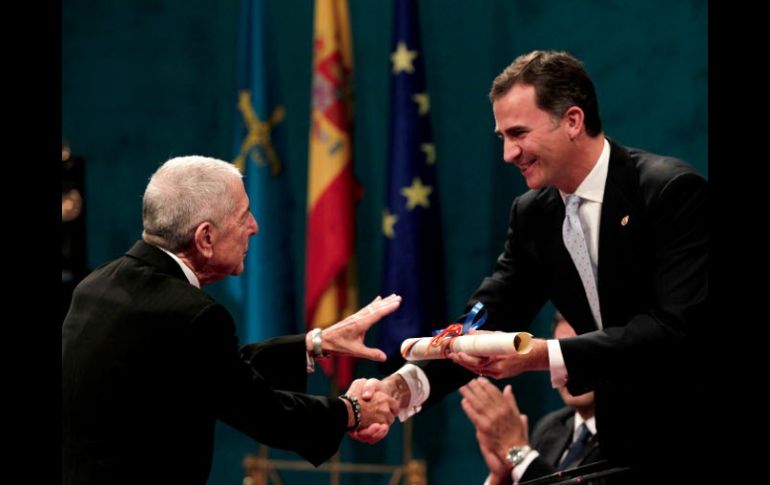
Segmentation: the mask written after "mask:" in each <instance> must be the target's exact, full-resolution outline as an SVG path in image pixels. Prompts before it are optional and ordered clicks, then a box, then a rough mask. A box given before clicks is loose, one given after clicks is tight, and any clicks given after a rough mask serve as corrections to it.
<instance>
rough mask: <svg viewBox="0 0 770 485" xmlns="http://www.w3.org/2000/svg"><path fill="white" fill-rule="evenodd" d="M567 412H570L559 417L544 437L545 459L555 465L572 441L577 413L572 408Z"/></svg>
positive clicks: (543, 449)
mask: <svg viewBox="0 0 770 485" xmlns="http://www.w3.org/2000/svg"><path fill="white" fill-rule="evenodd" d="M565 412H567V413H568V414H567V415H566V416H565V417H564V418H562V419H559V420H558V421H557V423H556V424H554V426H552V427H551V428H550V429H549V430H548V431H547V435H546V436H544V437H543V446H542V451H543V459H545V460H546V461H547V462H548V463H549V464H551V465H553V466H557V465H558V464H559V460H561V455H562V454H564V450H566V449H567V447H568V446H569V444H570V443H571V442H572V433H573V430H574V423H575V413H574V412H573V411H572V410H571V409H569V410H566V411H565ZM538 451H541V450H538Z"/></svg>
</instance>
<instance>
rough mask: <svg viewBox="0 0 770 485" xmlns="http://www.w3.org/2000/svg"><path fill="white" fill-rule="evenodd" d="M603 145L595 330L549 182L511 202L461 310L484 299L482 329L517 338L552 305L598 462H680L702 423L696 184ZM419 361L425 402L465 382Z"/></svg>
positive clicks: (704, 293)
mask: <svg viewBox="0 0 770 485" xmlns="http://www.w3.org/2000/svg"><path fill="white" fill-rule="evenodd" d="M610 144H611V153H610V161H609V169H608V173H607V182H606V187H605V191H604V202H603V204H602V212H601V226H600V231H599V268H598V290H599V299H600V304H601V313H602V320H603V323H604V330H601V331H599V330H596V326H595V323H594V321H593V317H592V316H591V311H590V308H589V305H588V301H587V299H586V296H585V292H584V290H583V286H582V283H581V281H580V276H579V275H578V273H577V270H576V269H575V266H574V264H573V262H572V260H571V259H570V256H569V253H568V252H567V250H566V248H565V247H564V243H563V241H562V224H563V220H564V203H563V201H562V199H561V197H560V195H559V192H558V190H557V189H555V188H553V187H549V188H545V189H541V190H531V191H529V192H527V193H525V194H523V195H522V196H520V197H517V198H516V199H515V200H514V201H513V205H512V207H511V215H510V223H509V228H508V235H507V239H506V241H505V246H504V250H503V252H502V254H501V255H500V256H499V257H498V259H497V263H496V265H495V269H494V272H493V274H492V275H491V276H489V277H487V278H485V279H484V280H483V281H482V283H481V286H480V287H479V289H478V290H477V291H476V292H475V293H474V294H473V295H472V297H471V299H470V300H469V305H471V304H472V303H474V302H475V301H481V302H482V303H484V305H485V307H486V309H487V310H488V312H489V319H488V323H487V325H486V327H485V329H491V330H494V329H500V330H505V331H521V330H525V329H527V328H528V327H529V325H530V324H531V322H532V321H533V319H534V317H535V315H536V314H537V312H538V311H539V310H540V309H541V307H542V306H543V304H544V303H545V302H546V301H547V300H548V299H550V300H552V301H553V303H554V304H555V306H556V307H557V308H558V309H559V310H560V311H561V312H562V313H563V314H564V316H565V318H566V319H567V320H568V321H569V322H570V323H571V324H572V326H573V327H574V328H575V330H576V331H577V333H578V334H579V335H578V336H577V337H574V338H571V339H564V340H562V341H561V349H562V353H563V356H564V361H565V364H566V367H567V372H568V374H569V381H568V383H567V386H568V388H569V390H570V392H571V393H572V394H574V395H577V394H581V393H583V392H586V391H588V390H591V389H593V390H595V391H596V394H595V399H596V423H597V430H598V432H599V433H600V434H601V436H602V441H601V446H602V451H603V453H604V455H605V457H607V458H609V459H612V460H614V461H616V462H618V463H633V464H636V465H639V467H640V468H643V467H644V466H645V465H646V464H650V463H660V462H656V461H654V460H650V457H651V455H652V456H654V457H656V458H662V459H666V457H671V456H678V458H679V459H681V458H682V451H683V450H684V451H686V450H689V449H691V448H692V447H693V446H694V445H695V444H697V443H698V442H699V440H698V439H697V438H694V437H693V433H696V432H697V431H698V430H699V429H702V428H703V427H702V426H700V427H699V426H697V425H696V422H695V420H694V419H692V418H693V417H694V413H693V412H692V410H693V409H698V407H699V406H702V403H703V402H707V400H706V397H705V392H704V390H703V388H704V385H703V384H704V383H703V382H702V381H701V377H707V376H701V374H702V373H701V372H700V369H699V368H698V366H699V365H700V364H701V363H702V362H705V361H706V357H705V347H706V346H705V345H704V344H703V343H704V341H705V338H704V337H705V335H707V331H708V329H709V325H708V324H707V322H708V320H707V297H708V224H707V218H706V210H707V209H706V205H707V187H708V185H707V182H706V181H705V180H704V179H703V178H702V177H701V176H700V175H698V174H697V173H696V172H695V171H694V170H693V169H692V167H690V166H689V165H687V164H685V163H684V162H682V161H680V160H676V159H673V158H667V157H662V156H659V155H654V154H651V153H647V152H643V151H641V150H637V149H632V148H625V147H622V146H620V145H618V144H616V143H614V142H610ZM625 216H628V219H627V223H626V224H623V223H622V221H623V220H624V217H625ZM469 308H470V306H469ZM458 321H462V317H461V318H460V319H459V320H458ZM708 358H709V359H711V358H713V356H709V357H708ZM421 365H422V366H423V368H424V370H425V371H426V374H427V375H428V378H429V380H430V383H431V384H430V385H431V394H430V398H429V399H428V401H427V402H426V403H425V404H426V406H430V405H431V404H432V403H434V402H435V401H436V400H438V399H441V397H442V396H444V395H445V394H446V393H448V392H450V391H452V390H454V389H456V388H457V387H459V386H460V385H462V384H463V383H465V382H467V381H468V380H469V379H471V378H473V377H474V376H473V374H471V373H470V372H467V371H465V370H464V369H461V368H459V367H458V366H455V365H453V364H452V363H451V362H449V361H433V362H430V363H427V364H421ZM676 450H679V453H678V454H676V453H673V452H674V451H676ZM668 453H672V454H668ZM677 464H678V463H677Z"/></svg>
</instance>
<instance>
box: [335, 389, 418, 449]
mask: <svg viewBox="0 0 770 485" xmlns="http://www.w3.org/2000/svg"><path fill="white" fill-rule="evenodd" d="M340 398H341V399H343V400H344V401H345V403H346V404H347V405H348V431H349V432H350V436H351V437H352V438H354V439H357V440H359V441H363V442H364V443H376V442H378V441H380V440H381V439H383V438H384V437H385V436H387V434H388V431H389V430H390V425H391V424H393V421H394V420H395V418H396V416H397V415H398V414H399V410H400V409H401V408H402V407H406V406H407V405H408V404H409V399H410V396H409V391H408V387H407V385H406V383H405V382H404V380H403V378H402V377H401V376H399V375H398V374H393V375H391V376H389V377H387V378H385V379H383V380H382V381H380V380H378V379H356V380H355V381H353V383H352V384H351V385H350V388H348V390H347V392H346V393H345V394H344V395H343V396H340Z"/></svg>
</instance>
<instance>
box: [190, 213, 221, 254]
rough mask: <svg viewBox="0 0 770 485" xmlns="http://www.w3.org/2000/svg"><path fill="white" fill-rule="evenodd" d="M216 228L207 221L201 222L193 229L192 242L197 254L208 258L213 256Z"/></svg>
mask: <svg viewBox="0 0 770 485" xmlns="http://www.w3.org/2000/svg"><path fill="white" fill-rule="evenodd" d="M216 231H217V230H216V228H215V227H214V225H213V224H211V223H210V222H208V221H204V222H201V223H200V224H198V227H196V228H195V235H194V236H193V242H194V244H195V249H196V250H197V251H198V253H199V254H201V255H202V256H204V257H206V258H210V257H211V256H212V255H213V254H214V247H213V246H214V242H215V241H216V237H217V234H216Z"/></svg>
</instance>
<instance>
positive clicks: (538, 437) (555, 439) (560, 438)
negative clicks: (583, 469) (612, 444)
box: [521, 407, 602, 482]
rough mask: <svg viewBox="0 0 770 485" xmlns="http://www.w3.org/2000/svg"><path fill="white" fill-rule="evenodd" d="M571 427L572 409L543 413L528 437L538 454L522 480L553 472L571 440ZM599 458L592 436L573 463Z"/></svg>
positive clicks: (597, 443) (572, 424) (583, 462)
mask: <svg viewBox="0 0 770 485" xmlns="http://www.w3.org/2000/svg"><path fill="white" fill-rule="evenodd" d="M574 430H575V411H574V410H573V409H572V408H569V407H564V408H562V409H557V410H556V411H553V412H551V413H548V414H546V415H545V416H543V417H542V418H541V419H540V421H538V423H537V426H535V429H534V431H533V432H532V439H530V445H531V446H532V448H534V449H536V450H537V451H538V453H540V455H539V456H538V457H537V458H535V459H534V460H532V462H531V463H530V464H529V466H528V467H527V470H526V471H525V472H524V475H523V476H522V477H521V481H522V482H524V481H527V480H532V479H535V478H537V477H543V476H546V475H550V474H552V473H555V472H556V467H557V466H558V465H559V461H560V460H561V456H562V454H564V451H565V450H566V449H567V448H568V447H569V445H570V443H572V435H573V434H574ZM601 459H602V453H601V450H600V449H599V442H598V436H597V435H593V436H591V438H590V439H589V441H588V446H587V447H586V448H585V452H584V453H583V454H582V456H581V457H580V458H579V459H578V460H576V462H575V465H574V466H582V465H587V464H588V463H593V462H596V461H599V460H601Z"/></svg>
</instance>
